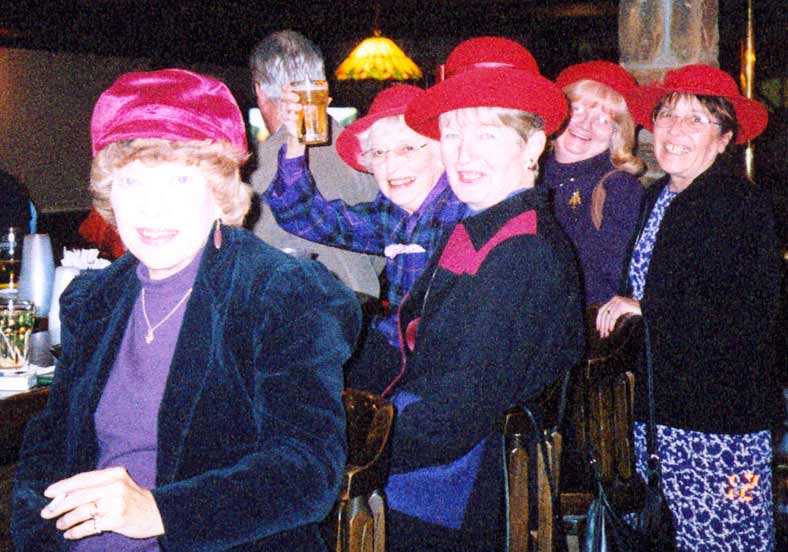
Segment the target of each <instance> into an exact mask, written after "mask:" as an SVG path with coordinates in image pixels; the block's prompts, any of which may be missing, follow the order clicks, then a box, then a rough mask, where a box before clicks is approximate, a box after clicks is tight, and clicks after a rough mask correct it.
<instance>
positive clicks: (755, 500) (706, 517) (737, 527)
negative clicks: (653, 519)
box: [634, 422, 775, 552]
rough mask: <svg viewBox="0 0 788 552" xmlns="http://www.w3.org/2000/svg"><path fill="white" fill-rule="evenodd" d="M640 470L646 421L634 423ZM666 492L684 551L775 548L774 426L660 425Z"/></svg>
mask: <svg viewBox="0 0 788 552" xmlns="http://www.w3.org/2000/svg"><path fill="white" fill-rule="evenodd" d="M634 433H635V457H636V467H637V471H638V472H639V473H640V475H641V476H642V477H644V478H645V474H646V458H647V454H646V424H644V423H641V422H636V423H635V432H634ZM657 443H658V450H659V458H660V462H661V464H662V479H663V483H662V485H663V491H664V493H665V496H666V497H667V500H668V504H669V506H670V510H671V512H673V517H674V519H675V521H676V533H677V540H678V549H679V550H680V551H681V552H742V551H745V550H746V551H747V552H773V551H774V546H775V542H774V539H775V537H774V519H773V517H772V473H771V461H772V446H771V434H770V433H769V431H759V432H756V433H749V434H744V435H727V434H716V433H701V432H699V431H688V430H683V429H677V428H673V427H666V426H662V425H657Z"/></svg>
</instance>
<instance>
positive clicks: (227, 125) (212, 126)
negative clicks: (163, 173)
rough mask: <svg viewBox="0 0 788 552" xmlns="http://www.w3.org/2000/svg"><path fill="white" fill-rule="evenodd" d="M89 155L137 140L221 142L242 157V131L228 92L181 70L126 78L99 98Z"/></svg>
mask: <svg viewBox="0 0 788 552" xmlns="http://www.w3.org/2000/svg"><path fill="white" fill-rule="evenodd" d="M90 130H91V138H92V144H93V155H94V156H95V155H96V154H97V153H98V152H99V151H101V149H102V148H104V146H106V145H108V144H111V143H112V142H118V141H121V140H133V139H135V138H160V139H164V140H172V141H189V140H213V141H220V140H224V141H226V142H229V143H230V144H231V145H233V146H235V148H237V149H238V150H240V151H242V152H244V153H246V152H247V145H246V128H245V126H244V121H243V117H242V116H241V111H240V110H239V109H238V104H237V103H236V102H235V99H234V98H233V95H232V94H231V93H230V90H229V89H228V88H227V86H226V85H225V84H224V83H223V82H221V81H219V80H216V79H214V78H211V77H206V76H204V75H199V74H197V73H192V72H191V71H186V70H183V69H162V70H159V71H149V72H136V73H126V74H124V75H121V77H120V78H119V79H118V80H116V81H115V82H114V83H113V84H112V86H110V87H109V88H108V89H107V90H106V91H104V93H103V94H101V96H100V97H99V99H98V101H97V102H96V106H95V107H94V108H93V118H92V119H91V122H90Z"/></svg>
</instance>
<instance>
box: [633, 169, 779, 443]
mask: <svg viewBox="0 0 788 552" xmlns="http://www.w3.org/2000/svg"><path fill="white" fill-rule="evenodd" d="M668 182H669V177H665V178H663V179H662V180H660V181H658V182H656V183H655V184H654V185H653V186H651V187H650V188H649V190H648V191H647V192H646V197H645V200H644V216H643V222H644V223H645V220H646V219H647V218H648V214H649V213H650V212H651V209H652V207H653V206H654V203H655V202H656V200H657V197H658V196H659V193H660V191H661V190H662V189H663V188H664V186H666V185H667V184H668ZM642 227H643V225H641V229H642ZM780 278H781V272H780V259H779V253H778V247H777V239H776V236H775V232H774V217H773V213H772V210H771V206H770V204H769V201H768V198H767V197H766V196H765V195H764V194H762V193H761V192H760V191H759V190H758V189H757V188H756V187H754V186H753V185H752V184H750V183H749V182H748V181H746V180H744V179H743V178H739V177H736V176H734V175H733V174H732V171H731V170H730V169H729V168H728V167H727V166H726V164H725V163H723V162H721V161H720V160H717V162H716V163H715V164H714V165H713V166H712V167H711V168H710V169H709V170H707V171H706V172H705V173H703V174H701V175H700V176H699V177H697V178H696V179H695V180H694V181H693V182H692V184H690V186H689V187H688V188H686V189H685V190H684V191H683V192H681V193H680V194H679V195H678V196H677V197H676V198H675V199H674V200H673V202H672V203H671V204H670V206H669V207H668V209H667V211H666V212H665V216H664V218H663V220H662V223H661V225H660V228H659V232H658V234H657V239H656V243H655V244H654V251H653V254H652V258H651V264H650V266H649V269H648V274H647V276H646V286H645V289H644V295H643V299H642V300H641V309H642V311H643V316H644V318H645V320H646V321H647V323H648V324H649V328H650V330H651V339H652V350H653V358H654V376H655V406H656V421H657V423H659V424H663V425H667V426H670V427H677V428H682V429H687V430H696V431H702V432H707V433H727V434H737V433H750V432H754V431H759V430H763V429H766V428H767V427H768V425H769V423H770V419H771V416H772V414H773V410H772V409H771V408H772V405H773V403H772V402H771V401H772V399H773V395H772V391H773V390H774V389H775V387H776V386H774V385H773V384H772V374H771V367H770V359H771V352H770V350H769V348H770V346H771V343H770V333H771V332H773V331H776V330H775V320H776V314H777V310H778V305H779V298H780V295H779V294H780ZM641 368H642V367H641ZM637 381H638V385H637V386H636V401H635V416H636V419H638V420H642V421H645V420H646V404H647V403H646V394H645V381H646V380H645V372H643V371H642V370H641V372H640V374H639V377H638V378H637Z"/></svg>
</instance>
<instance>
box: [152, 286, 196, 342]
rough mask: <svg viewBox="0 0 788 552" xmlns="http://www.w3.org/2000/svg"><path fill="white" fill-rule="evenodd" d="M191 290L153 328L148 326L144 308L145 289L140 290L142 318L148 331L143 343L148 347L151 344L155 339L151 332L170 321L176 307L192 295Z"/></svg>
mask: <svg viewBox="0 0 788 552" xmlns="http://www.w3.org/2000/svg"><path fill="white" fill-rule="evenodd" d="M192 289H193V288H189V291H187V292H186V295H184V296H183V297H181V300H180V301H178V303H177V304H176V305H175V306H174V307H172V310H170V312H168V313H167V315H166V316H165V317H164V318H162V319H161V320H159V321H158V322H157V323H156V325H155V326H151V325H150V320H149V319H148V310H147V309H146V308H145V288H142V316H143V317H144V318H145V324H146V325H147V326H148V331H147V333H146V334H145V343H147V344H148V345H150V344H151V343H153V340H154V339H155V337H156V336H155V335H153V332H155V331H156V330H157V329H159V326H161V325H162V324H164V323H165V322H166V321H167V320H169V319H170V317H171V316H172V315H173V314H175V311H176V310H178V307H180V306H181V305H183V303H184V302H185V301H186V299H188V298H189V295H191V294H192Z"/></svg>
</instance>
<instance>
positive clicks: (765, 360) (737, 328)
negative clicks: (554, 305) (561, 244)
mask: <svg viewBox="0 0 788 552" xmlns="http://www.w3.org/2000/svg"><path fill="white" fill-rule="evenodd" d="M633 102H634V103H635V104H639V105H640V106H641V109H642V112H643V116H641V120H643V119H645V121H646V125H647V126H648V128H649V129H653V132H654V155H655V157H656V159H657V162H658V163H659V166H660V167H661V168H662V169H663V170H664V171H665V172H666V173H667V174H666V175H665V177H664V178H662V179H661V180H659V181H658V182H656V183H655V184H653V185H652V186H651V187H650V188H649V189H648V191H647V193H646V197H645V202H644V205H645V209H644V211H643V218H642V221H641V226H640V235H639V238H638V240H637V242H636V244H635V248H634V251H633V253H632V256H631V261H630V264H629V281H628V284H629V285H628V289H627V290H626V293H625V294H624V295H621V296H616V297H613V298H612V299H611V300H610V301H608V302H607V303H606V304H605V305H603V306H602V308H601V309H600V311H599V314H598V316H597V320H596V322H597V328H598V329H599V331H600V333H601V335H602V336H603V337H604V336H606V335H608V334H609V333H610V331H612V329H613V327H614V325H615V323H616V320H617V319H618V318H619V317H620V316H626V315H629V314H633V313H634V314H642V315H643V319H644V321H645V323H646V324H647V325H648V328H649V330H650V336H651V339H650V341H651V350H652V353H653V355H652V356H653V367H654V369H653V373H654V403H655V404H654V410H655V421H656V424H657V445H658V454H659V457H660V462H661V464H662V472H663V490H664V492H665V495H666V497H667V499H668V503H669V506H670V508H671V510H672V512H673V515H674V517H675V519H676V529H677V537H678V548H679V550H681V551H683V552H684V551H686V552H689V551H694V550H708V551H714V552H729V551H730V552H733V551H738V550H758V551H765V552H768V551H771V550H773V549H774V526H773V520H772V514H771V510H772V491H771V437H770V431H769V430H770V423H771V420H772V419H773V413H774V411H773V410H772V408H773V405H776V400H775V399H776V397H775V396H773V393H774V392H776V391H775V390H776V389H777V387H778V386H777V385H774V383H773V382H772V379H771V378H772V374H771V366H770V362H771V361H772V360H773V359H772V353H771V346H772V335H771V334H772V332H774V331H776V327H775V326H776V325H775V320H776V315H777V309H778V304H779V303H778V301H779V296H780V276H781V275H780V259H779V255H778V248H777V239H776V235H775V232H774V221H773V214H772V211H771V206H770V205H769V202H768V199H767V198H766V197H765V196H764V195H763V194H762V193H761V192H760V191H759V190H758V189H757V188H756V187H754V186H753V184H752V183H751V182H748V181H747V180H745V179H744V178H742V177H739V176H736V174H735V171H734V170H733V169H732V167H731V166H730V165H728V164H727V163H726V162H725V159H724V156H723V154H724V152H725V151H726V150H727V149H728V148H729V147H730V146H731V145H732V144H733V143H734V142H735V143H739V144H741V143H744V142H747V141H749V140H752V139H754V138H755V137H756V136H758V134H760V133H761V132H762V131H763V129H764V128H765V127H766V123H767V120H768V115H767V111H766V108H765V107H764V106H763V105H762V104H760V103H758V102H756V101H754V100H750V99H748V98H745V97H743V96H742V95H741V94H740V93H739V90H738V87H737V86H736V83H735V81H734V80H733V79H732V78H731V77H730V76H729V75H728V74H727V73H724V72H723V71H720V70H719V69H715V68H712V67H708V66H706V65H689V66H686V67H683V68H681V69H676V70H674V71H670V72H668V74H667V75H666V76H665V81H664V84H662V85H655V86H650V87H645V88H644V89H642V90H640V91H638V92H637V93H635V94H633ZM646 113H650V115H651V116H650V118H646V117H645V114H646ZM645 381H646V376H645V372H644V371H643V370H642V369H641V371H640V372H639V373H638V374H637V377H636V382H638V383H637V385H636V400H635V420H636V422H635V453H636V457H637V466H638V470H639V471H640V473H641V474H645V466H646V444H645V424H644V423H643V422H644V421H645V420H646V419H647V416H648V414H647V412H646V405H647V404H648V400H647V398H646V394H645V390H644V387H645V386H644V384H643V382H645Z"/></svg>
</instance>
